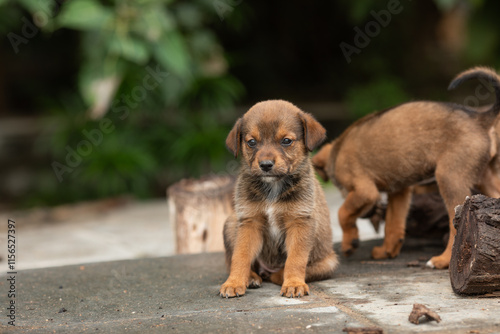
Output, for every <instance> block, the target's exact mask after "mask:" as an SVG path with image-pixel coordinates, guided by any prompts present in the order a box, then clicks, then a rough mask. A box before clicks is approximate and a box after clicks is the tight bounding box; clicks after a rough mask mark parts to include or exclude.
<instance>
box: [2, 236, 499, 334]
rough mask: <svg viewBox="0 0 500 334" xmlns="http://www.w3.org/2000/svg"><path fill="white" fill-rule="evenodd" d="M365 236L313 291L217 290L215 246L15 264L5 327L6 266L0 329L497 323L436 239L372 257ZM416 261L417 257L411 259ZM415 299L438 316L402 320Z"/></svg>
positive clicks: (212, 329) (336, 328) (414, 328)
mask: <svg viewBox="0 0 500 334" xmlns="http://www.w3.org/2000/svg"><path fill="white" fill-rule="evenodd" d="M380 242H381V241H380V240H372V241H366V242H363V243H362V244H361V247H360V249H359V250H358V252H357V253H355V254H354V255H353V257H351V258H349V259H342V263H341V266H340V267H339V269H338V271H337V273H336V274H335V277H334V278H333V279H331V280H327V281H322V282H314V283H311V284H310V287H311V295H310V296H306V297H303V298H300V299H288V298H284V297H280V296H279V287H278V286H276V285H274V284H272V283H268V282H265V283H264V284H263V286H262V288H260V289H252V290H248V292H247V294H246V295H245V296H243V297H241V298H234V299H225V298H221V297H220V296H218V294H217V292H218V289H219V286H220V285H221V284H222V283H223V282H224V280H225V279H226V278H227V273H226V272H225V268H224V256H223V254H222V253H213V254H199V255H184V256H173V257H163V258H154V259H138V260H129V261H115V262H104V263H95V264H86V265H82V266H78V265H77V266H65V267H57V268H45V269H34V270H24V271H20V272H19V273H18V275H17V284H18V285H17V290H18V292H19V294H18V297H17V299H16V307H17V308H16V312H17V313H16V325H17V327H16V328H15V331H14V328H12V327H7V326H6V324H7V321H6V319H7V318H6V315H7V314H6V307H5V305H7V302H8V300H7V298H6V293H5V292H6V291H7V290H6V289H7V281H6V277H5V274H2V275H1V276H0V291H3V292H1V293H0V296H1V297H0V305H1V308H0V322H1V323H2V325H3V327H2V333H14V332H16V333H17V332H26V333H47V332H53V333H70V332H71V333H77V332H78V333H80V332H96V333H99V332H104V333H123V332H131V333H136V332H137V333H150V332H151V333H156V332H158V333H165V332H168V333H263V332H266V333H267V332H287V333H288V332H292V333H302V332H315V333H316V332H317V333H342V329H343V328H345V327H381V328H383V329H384V333H500V317H499V316H498V315H499V314H500V299H499V298H478V297H459V296H456V295H454V293H453V292H452V290H451V287H450V283H449V278H448V273H447V271H438V270H432V269H425V268H424V264H425V260H426V259H427V258H428V257H430V256H431V255H433V254H435V253H436V251H438V252H439V251H440V250H441V248H442V247H441V245H440V244H435V243H431V242H421V241H410V242H408V243H407V245H406V246H405V247H404V248H403V252H402V254H401V256H400V257H398V258H397V259H394V260H387V261H373V260H371V259H370V255H369V253H370V249H371V247H373V246H374V245H377V244H378V243H380ZM409 261H420V263H421V267H408V266H407V264H408V262H409ZM413 303H423V304H425V305H427V306H428V307H429V308H431V309H432V310H434V311H436V312H438V314H439V315H440V316H441V318H442V321H441V322H440V323H435V322H427V323H424V324H421V325H414V324H411V323H409V321H408V316H409V314H410V311H411V309H412V304H413Z"/></svg>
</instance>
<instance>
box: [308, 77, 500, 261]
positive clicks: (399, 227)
mask: <svg viewBox="0 0 500 334" xmlns="http://www.w3.org/2000/svg"><path fill="white" fill-rule="evenodd" d="M473 78H482V79H486V80H488V81H489V82H490V83H491V84H492V85H493V87H494V91H495V96H496V102H495V104H494V105H493V106H492V107H491V108H490V109H489V110H488V111H486V112H477V111H474V110H472V109H470V108H467V107H465V106H462V105H457V104H451V103H439V102H425V101H424V102H410V103H405V104H402V105H400V106H398V107H395V108H392V109H388V110H384V111H380V112H377V113H374V114H370V115H368V116H366V117H364V118H362V119H360V120H359V121H357V122H355V123H354V124H353V125H351V126H350V127H349V128H348V129H347V130H346V131H345V132H344V133H343V134H342V135H341V136H340V137H339V138H337V139H336V140H334V141H333V142H332V143H330V144H327V145H325V146H324V147H323V148H322V149H321V150H320V151H319V152H318V154H317V155H316V156H315V157H314V158H313V163H314V165H315V167H316V169H317V170H318V173H319V174H320V175H321V176H322V177H324V178H330V179H331V180H332V181H333V183H335V184H336V185H337V186H338V187H339V188H340V189H341V190H342V192H343V193H344V195H345V202H344V203H343V205H342V207H341V208H340V209H339V221H340V225H341V227H342V231H343V237H342V246H341V247H342V251H343V253H345V254H346V255H349V254H350V253H352V252H353V251H354V249H355V248H356V247H357V246H358V243H359V239H358V229H357V227H356V219H357V218H358V217H360V216H362V215H363V214H365V213H366V212H367V211H368V210H370V209H371V208H372V207H373V206H374V204H375V203H376V201H377V200H378V198H379V191H385V192H387V193H388V206H387V214H386V225H385V239H384V243H383V245H382V246H380V247H375V248H373V250H372V256H373V257H374V258H375V259H384V258H388V257H389V258H392V257H395V256H397V255H398V254H399V251H400V249H401V246H402V244H403V241H404V237H405V222H406V215H407V213H408V207H409V203H410V199H411V186H412V185H414V184H416V183H417V182H420V181H422V180H425V179H427V178H430V177H433V176H435V178H436V182H437V184H438V187H439V191H440V193H441V196H442V198H443V200H444V202H445V205H446V208H447V211H448V215H449V217H450V238H449V240H448V245H447V247H446V250H445V251H444V252H443V253H442V254H441V255H439V256H434V257H433V258H431V259H430V260H429V262H428V263H427V265H428V266H430V267H435V268H447V267H448V265H449V262H450V257H451V247H452V245H453V241H454V239H455V234H456V230H455V228H454V227H453V218H454V216H455V211H454V209H455V207H456V206H457V205H459V204H461V203H462V202H463V201H464V200H465V197H466V196H468V195H470V194H471V189H472V187H473V186H474V185H478V184H480V183H481V180H482V177H483V175H484V173H485V170H486V168H487V166H488V162H489V161H490V159H491V157H492V155H494V154H495V152H494V151H495V150H492V148H495V147H496V143H493V142H492V140H496V139H494V138H495V137H494V129H493V125H494V121H495V118H496V116H497V115H498V113H499V111H500V78H499V76H498V75H497V73H496V72H495V71H493V70H491V69H489V68H482V67H478V68H473V69H470V70H467V71H465V72H462V73H461V74H459V75H458V76H457V77H456V78H455V80H453V81H452V82H451V84H450V89H452V88H455V87H456V86H458V85H459V84H460V83H462V82H463V81H465V80H469V79H473Z"/></svg>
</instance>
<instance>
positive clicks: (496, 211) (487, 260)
mask: <svg viewBox="0 0 500 334" xmlns="http://www.w3.org/2000/svg"><path fill="white" fill-rule="evenodd" d="M455 211H456V213H455V220H454V222H453V223H454V225H455V228H456V229H457V236H456V237H455V243H454V244H453V250H452V256H451V261H450V280H451V286H452V288H453V291H455V292H456V293H458V294H465V295H473V294H484V293H491V292H493V291H495V290H500V199H497V198H489V197H486V196H484V195H474V196H472V197H467V199H466V201H465V203H464V204H463V205H461V206H457V208H456V209H455Z"/></svg>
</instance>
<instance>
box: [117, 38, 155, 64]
mask: <svg viewBox="0 0 500 334" xmlns="http://www.w3.org/2000/svg"><path fill="white" fill-rule="evenodd" d="M109 50H110V52H111V53H114V54H116V55H118V56H121V57H123V58H124V59H127V60H130V61H132V62H134V63H137V64H139V65H143V64H145V63H146V61H147V60H148V59H149V55H150V54H149V49H148V46H147V44H146V43H144V42H143V41H142V40H139V39H135V38H132V37H130V36H118V35H116V34H115V35H113V37H112V38H111V41H110V44H109Z"/></svg>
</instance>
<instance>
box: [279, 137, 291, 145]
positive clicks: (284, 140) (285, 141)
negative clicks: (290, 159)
mask: <svg viewBox="0 0 500 334" xmlns="http://www.w3.org/2000/svg"><path fill="white" fill-rule="evenodd" d="M292 142H293V140H291V139H290V138H283V140H282V141H281V145H283V146H290V145H292Z"/></svg>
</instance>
